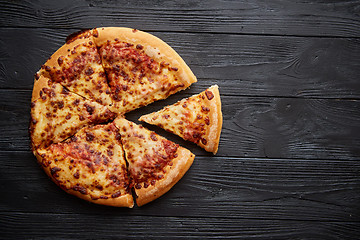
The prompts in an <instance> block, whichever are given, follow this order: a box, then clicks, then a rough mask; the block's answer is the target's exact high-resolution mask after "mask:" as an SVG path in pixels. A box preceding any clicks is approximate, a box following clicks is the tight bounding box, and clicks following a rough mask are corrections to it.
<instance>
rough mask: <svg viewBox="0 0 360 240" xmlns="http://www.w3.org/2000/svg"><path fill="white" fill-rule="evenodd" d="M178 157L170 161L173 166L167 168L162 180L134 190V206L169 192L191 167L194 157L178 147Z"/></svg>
mask: <svg viewBox="0 0 360 240" xmlns="http://www.w3.org/2000/svg"><path fill="white" fill-rule="evenodd" d="M177 155H178V157H177V158H175V159H173V160H172V163H173V165H172V166H167V168H166V174H165V175H164V178H163V179H161V180H158V181H156V183H155V185H154V186H153V185H150V186H149V187H147V188H141V189H136V188H135V193H136V195H137V198H136V204H137V205H138V206H142V205H144V204H146V203H149V202H151V201H153V200H155V199H157V198H158V197H160V196H162V195H163V194H165V193H166V192H167V191H169V190H170V189H171V188H172V187H173V186H174V185H175V184H176V183H177V182H178V181H179V180H180V179H181V178H182V177H183V176H184V174H185V173H186V172H187V170H188V169H189V168H190V166H191V165H192V163H193V161H194V158H195V155H194V154H192V153H191V152H190V151H189V150H187V149H185V148H182V147H179V148H178V151H177Z"/></svg>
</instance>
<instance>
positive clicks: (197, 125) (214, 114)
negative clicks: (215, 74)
mask: <svg viewBox="0 0 360 240" xmlns="http://www.w3.org/2000/svg"><path fill="white" fill-rule="evenodd" d="M139 120H140V121H144V122H147V123H149V124H153V125H157V126H159V127H162V128H164V129H165V130H167V131H169V132H172V133H174V134H176V135H178V136H180V137H182V138H183V139H185V140H188V141H191V142H194V143H196V144H197V145H199V146H200V147H202V148H204V149H205V150H206V151H208V152H212V153H214V154H216V152H217V150H218V146H219V139H220V133H221V128H222V113H221V100H220V94H219V88H218V86H217V85H214V86H212V87H210V88H208V89H206V90H205V91H203V92H201V93H199V94H196V95H194V96H191V97H189V98H186V99H183V100H180V101H178V102H177V103H175V104H173V105H171V106H167V107H165V108H163V109H161V110H160V111H157V112H153V113H150V114H147V115H143V116H141V117H140V118H139Z"/></svg>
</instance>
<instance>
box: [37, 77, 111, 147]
mask: <svg viewBox="0 0 360 240" xmlns="http://www.w3.org/2000/svg"><path fill="white" fill-rule="evenodd" d="M31 107H32V108H31V119H32V120H31V124H30V135H31V139H32V143H33V147H34V148H38V147H47V146H49V145H50V144H51V143H53V142H54V143H57V142H60V141H62V140H64V139H66V138H68V137H70V136H72V135H73V134H75V132H76V131H77V130H79V129H80V128H81V127H83V126H85V125H86V124H92V123H100V122H104V121H107V120H110V119H113V118H114V117H115V115H114V113H113V112H111V111H110V110H109V109H107V108H106V107H105V106H103V105H100V104H98V103H96V102H92V101H89V100H86V99H84V98H82V97H80V96H78V95H76V94H74V93H71V92H68V91H67V90H66V89H65V88H63V87H62V86H61V85H60V84H52V85H51V87H50V88H43V89H42V90H40V98H38V99H37V100H35V101H34V102H32V104H31Z"/></svg>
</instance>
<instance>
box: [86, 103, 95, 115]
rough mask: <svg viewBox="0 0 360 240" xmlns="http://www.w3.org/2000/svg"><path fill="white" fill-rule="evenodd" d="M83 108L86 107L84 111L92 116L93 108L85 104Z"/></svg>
mask: <svg viewBox="0 0 360 240" xmlns="http://www.w3.org/2000/svg"><path fill="white" fill-rule="evenodd" d="M84 106H85V107H86V111H87V112H88V113H89V114H90V115H92V114H93V113H94V110H95V107H93V106H90V105H89V104H87V103H85V104H84Z"/></svg>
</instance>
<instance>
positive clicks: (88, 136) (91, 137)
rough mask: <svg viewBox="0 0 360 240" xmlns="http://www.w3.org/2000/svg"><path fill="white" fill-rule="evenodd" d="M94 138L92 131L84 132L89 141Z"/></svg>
mask: <svg viewBox="0 0 360 240" xmlns="http://www.w3.org/2000/svg"><path fill="white" fill-rule="evenodd" d="M94 138H95V135H94V134H93V133H91V132H87V133H86V141H88V142H91V141H93V140H94Z"/></svg>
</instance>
